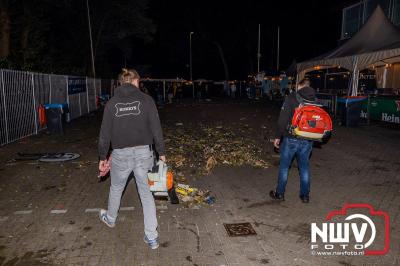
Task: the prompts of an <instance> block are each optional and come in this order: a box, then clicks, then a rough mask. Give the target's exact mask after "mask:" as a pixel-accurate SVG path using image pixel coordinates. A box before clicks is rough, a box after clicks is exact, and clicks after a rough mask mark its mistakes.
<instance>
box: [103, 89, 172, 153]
mask: <svg viewBox="0 0 400 266" xmlns="http://www.w3.org/2000/svg"><path fill="white" fill-rule="evenodd" d="M153 143H154V144H155V147H156V150H157V152H158V153H159V155H165V146H164V139H163V134H162V129H161V125H160V119H159V117H158V111H157V108H156V105H155V104H154V101H153V99H152V98H151V97H150V96H149V95H147V94H144V93H143V92H141V91H140V90H139V89H138V88H137V87H135V86H133V85H130V84H124V85H122V86H119V87H117V88H116V89H115V95H114V97H112V98H111V99H110V100H109V101H108V102H107V104H106V106H105V108H104V114H103V122H102V124H101V129H100V137H99V157H100V160H104V159H106V156H107V153H108V150H109V148H110V144H111V147H112V148H113V149H122V148H127V147H135V146H142V145H152V144H153Z"/></svg>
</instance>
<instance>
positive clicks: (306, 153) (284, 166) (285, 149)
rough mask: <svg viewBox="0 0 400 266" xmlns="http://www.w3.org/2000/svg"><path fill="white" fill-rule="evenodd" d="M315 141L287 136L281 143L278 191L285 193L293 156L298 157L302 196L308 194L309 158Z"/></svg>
mask: <svg viewBox="0 0 400 266" xmlns="http://www.w3.org/2000/svg"><path fill="white" fill-rule="evenodd" d="M312 146H313V142H312V141H310V140H305V139H298V138H292V137H285V138H283V140H282V143H281V144H280V154H281V156H280V163H279V175H278V186H277V188H276V193H278V194H284V193H285V188H286V183H287V179H288V174H289V168H290V165H291V164H292V161H293V158H294V157H296V159H297V166H298V167H299V174H300V196H308V195H309V193H310V167H309V159H310V154H311V151H312Z"/></svg>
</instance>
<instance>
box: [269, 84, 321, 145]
mask: <svg viewBox="0 0 400 266" xmlns="http://www.w3.org/2000/svg"><path fill="white" fill-rule="evenodd" d="M298 98H299V99H301V101H304V102H315V90H314V89H313V88H311V87H304V88H302V89H300V90H298V91H297V92H293V93H291V94H289V95H288V96H287V97H286V99H285V102H284V103H283V105H282V108H281V112H280V114H279V118H278V128H277V131H276V135H275V138H277V139H279V138H281V137H287V136H289V126H290V124H291V122H292V118H293V115H294V110H295V109H296V108H297V107H298V106H299V105H300V102H299V100H298Z"/></svg>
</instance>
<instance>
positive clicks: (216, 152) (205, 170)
mask: <svg viewBox="0 0 400 266" xmlns="http://www.w3.org/2000/svg"><path fill="white" fill-rule="evenodd" d="M177 124H180V123H176V124H175V125H177ZM249 130H252V128H251V127H249V125H243V126H242V127H240V128H236V130H234V129H232V128H229V127H222V126H220V125H218V126H206V125H202V124H196V125H189V126H187V127H176V126H166V128H164V134H165V139H166V140H167V147H168V161H169V163H170V164H171V165H172V166H173V167H172V168H173V169H174V171H175V172H180V173H182V174H184V175H187V174H189V175H191V176H202V175H208V174H210V173H211V172H212V170H213V169H214V167H215V166H217V165H219V164H226V165H230V166H243V165H250V166H254V167H261V168H268V166H269V164H268V163H267V162H266V161H264V160H263V159H262V150H261V147H260V145H259V144H257V143H256V141H255V140H253V139H251V138H248V137H247V135H248V131H249ZM237 131H239V132H240V134H238V133H235V132H237ZM175 176H178V177H179V176H180V174H179V173H176V175H175Z"/></svg>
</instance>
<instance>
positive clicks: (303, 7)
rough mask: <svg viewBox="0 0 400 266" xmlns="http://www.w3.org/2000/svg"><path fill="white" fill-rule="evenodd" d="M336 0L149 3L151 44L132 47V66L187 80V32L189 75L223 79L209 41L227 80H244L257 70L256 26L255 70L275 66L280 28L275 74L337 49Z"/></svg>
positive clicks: (339, 11) (341, 0)
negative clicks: (153, 29)
mask: <svg viewBox="0 0 400 266" xmlns="http://www.w3.org/2000/svg"><path fill="white" fill-rule="evenodd" d="M354 2H355V1H354V0H350V1H349V0H347V1H345V0H337V1H316V0H308V1H285V0H281V1H253V0H246V1H229V2H228V1H218V0H214V1H165V0H151V1H150V9H149V15H150V17H151V18H152V19H153V20H154V22H155V24H156V25H157V33H156V36H155V41H154V43H153V44H145V45H140V44H139V45H137V47H135V48H134V52H133V55H132V58H131V60H130V61H129V62H128V64H132V65H151V66H152V67H151V68H150V69H151V70H149V73H152V76H155V77H162V78H164V77H165V78H173V77H177V76H179V77H183V78H188V76H189V68H188V66H187V65H188V64H189V32H191V31H193V32H195V33H194V35H193V36H192V38H193V40H192V46H193V77H194V78H195V79H196V78H209V79H224V76H225V75H224V68H223V65H222V61H221V58H220V54H219V52H218V49H217V46H216V45H215V42H217V43H219V44H220V46H221V48H222V50H223V53H224V56H225V58H226V61H227V65H228V70H229V78H230V79H239V78H244V77H246V76H247V74H249V73H251V72H253V71H256V68H257V60H256V53H257V31H258V23H261V28H262V33H261V54H262V58H261V67H260V68H261V69H273V68H275V66H276V47H277V44H276V39H277V38H276V35H277V27H278V25H279V26H280V29H281V31H280V32H281V46H280V49H281V52H280V57H281V60H280V65H281V70H282V69H285V68H287V67H288V66H289V65H290V64H291V63H292V61H293V60H297V62H300V61H302V60H306V59H308V58H312V57H314V56H317V55H319V54H321V53H324V52H326V51H328V50H330V49H332V48H334V47H336V46H337V44H338V40H339V38H340V28H341V19H342V8H343V7H345V6H348V5H350V4H352V3H354Z"/></svg>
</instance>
